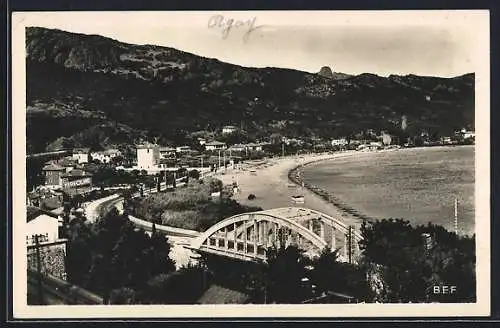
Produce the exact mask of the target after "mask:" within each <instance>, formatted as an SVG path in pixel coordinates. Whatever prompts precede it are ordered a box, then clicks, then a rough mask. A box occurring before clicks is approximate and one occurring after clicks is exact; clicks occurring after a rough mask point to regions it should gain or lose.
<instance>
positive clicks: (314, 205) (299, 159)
mask: <svg viewBox="0 0 500 328" xmlns="http://www.w3.org/2000/svg"><path fill="white" fill-rule="evenodd" d="M355 153H356V152H355V151H347V152H339V153H335V154H311V155H299V156H290V157H284V158H271V159H266V160H260V161H253V162H252V161H248V162H246V163H244V164H243V165H242V166H241V170H239V169H231V170H229V169H228V170H227V172H225V173H223V174H215V175H214V177H216V178H218V179H220V180H222V181H223V183H224V184H231V183H232V182H237V183H238V185H239V193H237V194H235V195H234V196H233V198H234V199H235V200H236V201H238V202H240V203H242V204H245V205H252V206H259V207H261V208H263V209H270V208H277V207H289V206H297V207H305V208H310V209H313V210H316V211H320V212H323V213H325V214H327V215H330V216H332V217H334V218H337V219H341V220H343V221H344V222H345V223H346V224H348V225H353V226H355V227H356V228H359V226H360V225H361V223H362V221H361V220H360V219H359V218H357V217H355V216H354V215H351V214H349V213H346V212H345V211H343V210H342V209H340V208H338V207H336V206H335V205H333V204H331V203H330V202H328V201H326V200H324V199H322V198H321V197H319V196H318V195H316V194H314V193H313V192H312V191H310V190H308V189H307V188H301V187H300V186H297V185H295V184H293V183H292V182H291V181H289V179H288V172H289V171H290V170H292V169H294V168H295V167H297V166H298V165H305V164H307V163H310V162H314V161H317V160H327V159H334V158H340V157H345V156H353V155H354V154H355ZM249 194H254V195H255V196H256V198H255V199H253V200H249V199H248V195H249ZM299 194H301V195H304V196H305V197H304V200H305V201H304V203H303V204H296V203H295V202H294V201H293V200H292V198H291V197H292V196H294V195H299Z"/></svg>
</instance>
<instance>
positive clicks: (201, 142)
mask: <svg viewBox="0 0 500 328" xmlns="http://www.w3.org/2000/svg"><path fill="white" fill-rule="evenodd" d="M198 143H199V144H200V145H201V146H203V145H204V144H206V143H207V140H205V138H198Z"/></svg>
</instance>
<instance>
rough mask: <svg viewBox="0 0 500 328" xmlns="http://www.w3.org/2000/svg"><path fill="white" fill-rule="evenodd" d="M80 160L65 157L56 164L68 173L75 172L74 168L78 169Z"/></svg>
mask: <svg viewBox="0 0 500 328" xmlns="http://www.w3.org/2000/svg"><path fill="white" fill-rule="evenodd" d="M77 162H78V160H77V159H73V158H72V157H63V158H61V159H59V160H58V161H57V162H56V164H57V165H59V166H62V167H64V170H65V171H66V172H69V171H71V170H73V169H74V168H76V167H78V166H79V165H78V163H77Z"/></svg>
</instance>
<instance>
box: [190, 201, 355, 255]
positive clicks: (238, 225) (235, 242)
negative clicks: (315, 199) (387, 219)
mask: <svg viewBox="0 0 500 328" xmlns="http://www.w3.org/2000/svg"><path fill="white" fill-rule="evenodd" d="M339 239H340V242H339ZM360 239H361V236H360V235H359V233H357V232H356V231H354V229H352V227H349V226H347V225H346V224H345V223H343V222H342V221H341V220H338V219H335V218H332V217H330V216H328V215H326V214H324V213H321V212H318V211H314V210H310V209H307V208H301V207H284V208H276V209H270V210H264V211H258V212H249V213H242V214H238V215H234V216H232V217H229V218H226V219H224V220H222V221H220V222H218V223H216V224H214V225H213V226H212V227H210V228H209V229H207V230H206V231H205V232H203V233H202V234H200V235H199V236H198V237H196V238H195V239H193V241H192V242H191V245H190V246H189V248H191V249H193V250H195V251H203V252H208V253H214V254H218V255H223V256H229V257H234V258H239V259H244V260H255V259H261V260H265V259H266V252H267V249H268V248H269V247H270V246H273V245H274V246H275V247H279V246H288V245H290V244H295V245H296V246H298V247H299V248H301V249H303V250H305V251H306V253H307V254H311V255H313V254H319V253H320V252H321V251H322V250H323V249H324V248H325V247H330V248H332V249H339V248H343V250H344V252H343V254H341V257H342V259H341V260H344V261H350V262H353V255H354V253H355V252H356V251H357V250H359V249H358V248H357V242H358V241H359V240H360ZM338 244H343V247H339V248H337V245H338Z"/></svg>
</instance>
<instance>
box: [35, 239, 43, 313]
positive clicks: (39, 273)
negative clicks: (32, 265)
mask: <svg viewBox="0 0 500 328" xmlns="http://www.w3.org/2000/svg"><path fill="white" fill-rule="evenodd" d="M39 237H40V235H35V249H36V273H37V280H38V297H39V298H40V305H44V304H45V302H44V297H43V285H42V260H41V258H40V240H39V239H38V238H39Z"/></svg>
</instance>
